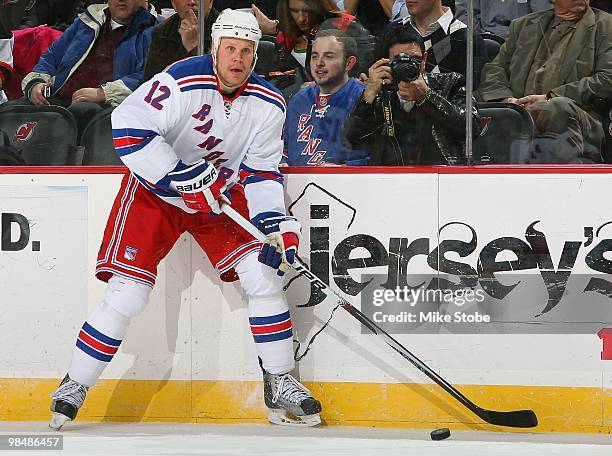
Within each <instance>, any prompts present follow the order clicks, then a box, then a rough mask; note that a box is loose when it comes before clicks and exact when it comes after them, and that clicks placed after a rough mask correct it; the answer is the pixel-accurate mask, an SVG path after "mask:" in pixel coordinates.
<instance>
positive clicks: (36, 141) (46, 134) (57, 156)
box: [0, 105, 80, 166]
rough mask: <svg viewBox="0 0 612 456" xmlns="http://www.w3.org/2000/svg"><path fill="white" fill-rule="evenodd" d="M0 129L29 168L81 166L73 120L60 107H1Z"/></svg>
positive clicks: (75, 126)
mask: <svg viewBox="0 0 612 456" xmlns="http://www.w3.org/2000/svg"><path fill="white" fill-rule="evenodd" d="M0 130H2V131H4V132H6V133H7V134H8V137H9V139H10V141H11V144H13V146H14V147H15V148H16V149H17V150H20V151H21V155H22V157H23V159H24V160H25V162H26V163H27V164H28V165H55V166H62V165H76V164H80V163H79V162H80V160H79V159H78V157H77V150H78V149H77V147H76V140H77V125H76V121H75V120H74V117H73V116H72V114H71V113H70V112H68V111H67V110H66V109H64V108H62V107H60V106H33V105H9V106H6V105H5V106H2V107H0Z"/></svg>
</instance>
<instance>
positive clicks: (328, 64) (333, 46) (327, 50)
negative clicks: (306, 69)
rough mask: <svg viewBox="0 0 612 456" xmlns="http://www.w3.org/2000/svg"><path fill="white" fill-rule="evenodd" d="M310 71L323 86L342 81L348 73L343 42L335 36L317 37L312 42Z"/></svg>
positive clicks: (333, 84)
mask: <svg viewBox="0 0 612 456" xmlns="http://www.w3.org/2000/svg"><path fill="white" fill-rule="evenodd" d="M310 72H311V73H312V77H313V78H314V80H315V82H316V83H317V84H318V85H320V86H321V87H323V88H325V87H328V86H335V85H337V84H339V83H341V82H342V80H343V79H344V76H345V74H347V72H346V65H345V61H344V52H343V46H342V43H340V42H339V41H338V40H337V39H336V38H334V37H333V36H325V37H323V38H318V39H316V40H315V41H314V43H313V44H312V53H311V56H310Z"/></svg>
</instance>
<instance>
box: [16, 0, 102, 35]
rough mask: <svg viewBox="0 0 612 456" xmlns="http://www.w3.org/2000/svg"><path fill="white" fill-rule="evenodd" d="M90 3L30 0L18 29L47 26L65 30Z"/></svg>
mask: <svg viewBox="0 0 612 456" xmlns="http://www.w3.org/2000/svg"><path fill="white" fill-rule="evenodd" d="M92 3H97V2H96V1H92V0H31V1H29V2H28V5H27V8H26V10H25V15H24V17H23V19H22V20H21V22H20V24H19V26H18V27H17V28H18V29H20V30H21V29H26V28H32V27H38V26H40V25H47V26H50V27H54V28H56V29H57V30H61V31H64V30H66V29H67V28H68V27H69V26H70V25H71V24H72V22H73V21H74V19H75V18H76V17H77V16H78V15H79V14H81V13H83V12H84V11H85V9H86V8H87V7H88V6H89V5H91V4H92Z"/></svg>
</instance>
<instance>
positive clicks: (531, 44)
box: [479, 0, 612, 163]
mask: <svg viewBox="0 0 612 456" xmlns="http://www.w3.org/2000/svg"><path fill="white" fill-rule="evenodd" d="M479 95H480V97H482V99H483V100H485V101H495V100H501V101H505V102H509V103H516V104H520V105H522V106H524V107H525V108H526V109H527V110H528V111H529V112H530V114H531V117H532V118H533V120H534V123H535V129H536V141H534V144H533V146H532V150H531V153H532V156H531V157H530V158H529V159H528V160H529V162H540V163H599V162H601V161H602V159H601V154H600V147H601V143H602V140H603V137H604V136H603V135H604V132H603V128H602V124H601V122H600V119H599V117H598V115H597V114H596V113H595V112H594V110H593V103H595V102H597V101H598V99H600V98H603V99H612V15H610V14H608V13H605V12H603V11H599V10H593V9H591V8H590V7H589V0H579V1H577V0H555V1H554V2H553V10H552V11H541V12H538V13H533V14H530V15H528V16H525V17H522V18H519V19H516V20H514V21H512V23H511V24H510V28H509V30H508V36H507V39H506V42H505V43H504V44H503V45H502V47H501V49H500V51H499V54H498V55H497V57H496V58H495V60H493V62H491V63H488V64H486V65H485V67H484V73H483V84H482V87H480V89H479Z"/></svg>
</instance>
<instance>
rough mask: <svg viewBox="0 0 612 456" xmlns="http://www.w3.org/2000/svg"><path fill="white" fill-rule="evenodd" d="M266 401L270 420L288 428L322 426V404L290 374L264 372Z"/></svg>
mask: <svg viewBox="0 0 612 456" xmlns="http://www.w3.org/2000/svg"><path fill="white" fill-rule="evenodd" d="M264 400H265V402H266V406H267V407H268V408H269V409H270V412H269V414H268V420H269V421H270V423H273V424H280V425H286V426H317V425H319V424H321V417H320V416H319V413H320V412H321V403H320V402H319V401H317V400H316V399H315V398H313V397H312V396H311V395H310V391H308V389H307V388H306V387H305V386H304V385H302V384H301V383H300V382H298V381H297V380H296V379H295V378H293V377H292V376H291V375H290V374H288V373H287V374H270V373H269V372H264Z"/></svg>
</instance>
